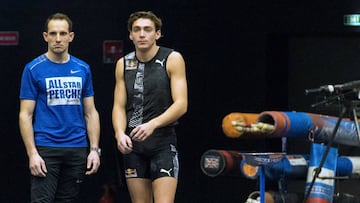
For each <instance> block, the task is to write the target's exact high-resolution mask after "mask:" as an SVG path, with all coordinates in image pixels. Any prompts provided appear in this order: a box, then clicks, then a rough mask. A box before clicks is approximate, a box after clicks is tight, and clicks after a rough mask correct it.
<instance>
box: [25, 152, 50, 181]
mask: <svg viewBox="0 0 360 203" xmlns="http://www.w3.org/2000/svg"><path fill="white" fill-rule="evenodd" d="M29 168H30V172H31V175H33V176H38V177H45V176H46V173H47V169H46V165H45V161H44V160H43V159H42V158H41V156H40V155H39V154H34V155H32V156H31V157H30V158H29Z"/></svg>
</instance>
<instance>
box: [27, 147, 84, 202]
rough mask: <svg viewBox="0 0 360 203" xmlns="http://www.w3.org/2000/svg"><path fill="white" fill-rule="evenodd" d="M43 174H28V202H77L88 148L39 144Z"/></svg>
mask: <svg viewBox="0 0 360 203" xmlns="http://www.w3.org/2000/svg"><path fill="white" fill-rule="evenodd" d="M38 151H39V154H40V156H41V157H42V158H43V159H44V161H45V164H46V169H47V174H46V177H37V176H31V194H30V196H31V202H34V203H35V202H36V203H53V202H54V203H57V202H59V203H60V202H61V203H63V202H67V203H73V202H76V200H77V198H78V195H79V193H80V185H81V183H82V182H83V180H84V176H85V171H86V159H87V154H88V149H87V148H86V147H84V148H56V147H38Z"/></svg>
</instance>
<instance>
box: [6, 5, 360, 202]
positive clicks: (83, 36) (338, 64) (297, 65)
mask: <svg viewBox="0 0 360 203" xmlns="http://www.w3.org/2000/svg"><path fill="white" fill-rule="evenodd" d="M0 4H1V6H0V31H18V32H19V34H20V39H19V44H18V45H17V46H0V57H1V60H0V71H1V72H0V88H1V93H2V94H1V108H0V121H1V122H0V136H1V143H2V144H1V150H0V162H1V166H0V178H1V179H0V202H1V203H10V202H11V203H12V202H16V203H21V202H28V198H29V191H28V189H29V170H28V163H27V161H28V160H27V156H26V152H25V149H24V146H23V143H22V140H21V137H20V134H19V130H18V112H19V101H18V93H19V86H20V76H21V73H22V69H23V67H24V66H25V64H26V63H27V62H29V61H30V60H31V59H33V58H34V57H36V56H38V55H40V54H42V53H44V52H45V51H46V46H47V45H46V43H45V42H44V41H43V38H42V35H41V33H42V31H43V26H44V21H45V19H46V18H47V17H48V16H49V15H50V14H52V13H54V12H64V13H66V14H68V15H69V16H70V17H71V18H72V20H73V22H74V32H75V40H74V42H72V44H71V47H70V52H71V53H72V54H74V55H75V56H77V57H79V58H81V59H83V60H85V61H87V62H88V63H89V64H90V65H91V67H92V72H93V80H94V88H95V91H96V95H95V102H96V106H97V108H98V111H99V113H100V116H101V128H102V130H101V132H102V133H101V136H102V137H101V147H102V149H103V156H102V158H101V159H102V165H101V169H100V171H99V173H98V174H96V175H94V176H91V177H88V178H87V180H86V181H85V182H84V187H83V192H82V199H83V202H85V203H90V202H98V201H99V199H100V197H101V196H102V195H103V194H104V193H103V192H104V189H103V187H104V185H110V186H111V187H113V188H114V189H115V190H116V191H115V197H116V202H129V199H128V194H127V191H126V185H125V183H124V180H123V178H122V175H123V174H122V170H121V154H119V153H118V152H117V150H116V147H115V142H114V138H113V129H112V124H111V109H112V101H113V87H114V68H115V64H104V63H103V62H102V45H103V41H104V40H123V41H124V52H125V53H128V52H129V51H131V50H132V48H133V45H132V43H131V42H130V41H129V40H128V31H127V27H126V26H127V24H126V20H127V18H128V16H129V14H130V13H131V12H133V11H135V10H152V11H154V12H155V13H156V14H158V15H159V16H160V17H161V18H162V19H163V23H164V26H163V30H162V33H163V35H164V36H163V38H162V39H160V40H159V42H158V44H159V45H163V46H167V47H172V48H174V49H176V50H178V51H180V52H181V53H182V54H183V56H184V59H185V61H186V66H187V76H188V85H189V109H188V112H187V114H186V115H185V116H184V117H183V118H181V120H180V125H179V126H178V134H179V135H178V140H179V153H180V164H181V165H180V167H181V171H180V179H179V187H178V192H177V199H176V202H179V203H185V202H186V203H205V202H206V203H210V202H214V203H218V202H222V203H224V202H226V203H227V202H229V203H230V202H244V201H245V199H246V198H247V196H248V195H249V194H250V193H251V192H252V191H254V190H258V185H257V181H256V180H249V179H245V178H244V177H228V176H219V177H215V178H211V177H208V176H206V175H204V174H203V173H202V171H201V169H200V157H201V155H202V154H203V153H204V152H205V151H206V150H209V149H227V150H238V151H248V150H257V151H269V150H271V151H274V150H279V146H280V144H279V143H280V141H279V140H276V139H271V140H255V141H254V140H235V139H230V138H227V137H226V136H225V135H224V134H223V133H222V129H221V122H222V119H223V117H224V116H225V115H227V114H229V113H231V112H262V111H265V110H279V111H316V110H314V109H311V108H310V107H309V106H310V104H311V103H312V102H314V100H315V98H314V96H306V95H304V89H306V88H314V87H318V86H320V85H324V84H336V83H342V82H347V81H351V80H357V79H359V78H360V73H359V71H358V69H359V62H360V61H359V60H360V59H359V57H358V56H359V52H360V33H358V30H357V29H356V28H349V27H344V26H343V15H344V13H351V12H357V11H358V9H359V10H360V5H357V4H358V3H356V1H349V0H342V1H340V0H336V1H335V0H326V1H325V0H316V1H313V0H312V1H294V0H290V1H289V0H244V1H238V2H236V1H230V0H224V1H213V0H208V1H205V0H201V1H195V0H171V1H162V0H156V1H149V0H143V1H140V0H126V1H125V0H104V1H85V0H76V1H70V0H64V1H57V0H52V1H49V0H48V1H45V0H33V1H29V0H2V1H1V2H0ZM320 112H321V113H324V114H327V113H329V114H330V113H336V112H335V111H330V110H329V111H326V109H325V110H324V109H323V110H322V111H320ZM304 143H305V145H306V144H307V142H301V141H299V142H298V141H293V142H291V141H290V142H289V146H288V149H289V150H293V151H296V150H299V149H301V150H302V149H306V147H305V148H303V147H300V148H299V147H298V146H303V144H304ZM294 149H295V150H294ZM301 150H300V151H301ZM352 151H355V150H354V149H353V148H351V149H350V150H347V152H349V153H351V152H352ZM302 152H303V153H308V151H306V150H304V151H302ZM342 184H343V183H342ZM346 184H347V185H348V188H351V186H354V185H356V184H357V183H356V182H355V183H352V182H350V183H346ZM269 187H272V185H271V184H270V185H269ZM348 188H345V187H341V189H340V190H339V191H340V192H346V193H352V194H355V193H358V192H359V191H356V190H354V187H352V188H353V190H350V191H349V190H348ZM355 188H356V187H355ZM296 190H297V191H296V192H300V193H301V192H302V191H303V190H304V185H303V183H300V185H299V186H298V187H296Z"/></svg>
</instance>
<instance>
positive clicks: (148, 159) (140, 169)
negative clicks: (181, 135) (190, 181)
mask: <svg viewBox="0 0 360 203" xmlns="http://www.w3.org/2000/svg"><path fill="white" fill-rule="evenodd" d="M133 145H134V151H133V152H131V153H130V154H125V155H124V167H125V177H126V178H147V179H151V180H155V179H157V178H160V177H166V176H167V177H174V178H178V174H179V160H178V151H177V149H176V134H175V131H174V129H173V128H170V129H161V130H160V131H159V130H158V131H156V132H154V133H153V134H152V135H151V136H150V137H149V138H148V140H146V141H144V142H134V143H133Z"/></svg>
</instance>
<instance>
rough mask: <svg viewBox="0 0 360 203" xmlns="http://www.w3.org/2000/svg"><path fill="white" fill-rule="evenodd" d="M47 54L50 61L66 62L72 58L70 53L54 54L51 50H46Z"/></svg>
mask: <svg viewBox="0 0 360 203" xmlns="http://www.w3.org/2000/svg"><path fill="white" fill-rule="evenodd" d="M45 55H46V57H48V59H49V60H50V61H52V62H54V63H66V62H68V61H69V59H70V55H69V54H68V53H63V54H54V53H51V52H46V53H45Z"/></svg>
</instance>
